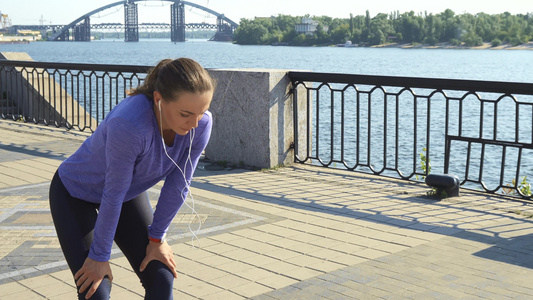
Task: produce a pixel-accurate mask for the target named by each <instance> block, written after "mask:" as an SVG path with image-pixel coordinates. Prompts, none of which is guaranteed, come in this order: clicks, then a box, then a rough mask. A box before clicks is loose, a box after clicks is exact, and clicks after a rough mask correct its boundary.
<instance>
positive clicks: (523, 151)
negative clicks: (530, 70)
mask: <svg viewBox="0 0 533 300" xmlns="http://www.w3.org/2000/svg"><path fill="white" fill-rule="evenodd" d="M289 76H290V78H291V80H292V84H293V91H294V105H295V106H296V105H297V104H298V103H305V107H304V108H302V107H295V108H294V112H296V113H295V115H294V124H295V127H294V128H295V129H294V130H295V131H296V132H295V136H298V137H299V138H295V161H296V162H300V163H311V164H315V165H319V166H324V167H334V168H345V169H348V170H352V171H361V172H368V173H372V174H376V175H384V176H391V177H396V178H402V179H407V180H419V181H420V180H423V179H424V178H425V176H427V175H428V174H429V173H440V174H443V173H447V174H453V175H456V176H458V177H459V178H460V181H461V184H462V185H463V187H465V188H470V189H476V190H484V191H487V192H491V193H502V194H511V195H516V196H519V197H523V198H529V199H531V197H532V195H531V189H530V184H529V182H531V181H533V126H532V125H533V84H530V83H512V82H489V81H472V80H448V79H426V78H407V77H385V76H362V75H348V74H324V73H305V72H289ZM302 90H303V91H304V92H302ZM296 91H300V92H296ZM300 97H303V98H304V99H303V101H302V100H301V99H300V101H298V98H300ZM300 105H301V104H300ZM298 112H300V113H298ZM302 112H303V113H302ZM302 124H304V126H301V125H302ZM301 128H305V129H303V130H302V129H301ZM298 130H300V132H298Z"/></svg>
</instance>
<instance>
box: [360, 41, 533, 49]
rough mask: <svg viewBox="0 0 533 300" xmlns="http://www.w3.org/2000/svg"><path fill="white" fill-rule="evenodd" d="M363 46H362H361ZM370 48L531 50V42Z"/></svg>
mask: <svg viewBox="0 0 533 300" xmlns="http://www.w3.org/2000/svg"><path fill="white" fill-rule="evenodd" d="M363 47H364V46H363ZM370 48H400V49H474V50H533V42H528V43H525V44H521V45H517V46H513V45H511V44H501V45H499V46H496V47H492V45H491V43H483V45H481V46H475V47H468V46H464V45H458V46H454V45H452V44H449V43H441V44H437V45H424V44H416V45H413V44H399V43H388V44H381V45H374V46H370Z"/></svg>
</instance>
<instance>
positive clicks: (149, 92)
mask: <svg viewBox="0 0 533 300" xmlns="http://www.w3.org/2000/svg"><path fill="white" fill-rule="evenodd" d="M215 87H216V82H215V80H214V79H213V78H211V76H210V75H209V73H208V72H207V71H206V70H205V69H204V68H203V67H202V66H201V65H200V64H199V63H197V62H196V61H194V60H192V59H189V58H178V59H175V60H172V59H163V60H162V61H160V62H159V63H158V64H157V65H156V66H155V67H154V68H153V69H151V70H150V71H148V75H147V76H146V78H145V80H144V83H143V84H142V85H141V86H139V87H137V88H135V89H133V90H131V91H129V92H128V95H130V96H133V95H139V94H143V95H145V96H146V97H148V99H151V100H153V95H154V91H158V92H159V93H161V96H163V98H164V99H165V100H168V101H173V100H175V99H176V98H177V97H178V96H179V94H180V93H182V92H189V93H204V92H208V91H214V90H215Z"/></svg>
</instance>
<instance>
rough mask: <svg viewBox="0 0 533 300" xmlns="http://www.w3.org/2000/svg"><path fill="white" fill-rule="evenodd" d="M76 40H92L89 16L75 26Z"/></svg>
mask: <svg viewBox="0 0 533 300" xmlns="http://www.w3.org/2000/svg"><path fill="white" fill-rule="evenodd" d="M74 40H75V41H83V42H89V41H91V20H90V18H89V17H87V18H85V20H84V21H83V23H80V24H78V25H76V27H74Z"/></svg>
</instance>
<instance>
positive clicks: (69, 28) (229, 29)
mask: <svg viewBox="0 0 533 300" xmlns="http://www.w3.org/2000/svg"><path fill="white" fill-rule="evenodd" d="M142 1H161V0H125V1H119V2H115V3H111V4H108V5H105V6H102V7H100V8H98V9H95V10H93V11H91V12H89V13H87V14H85V15H83V16H81V17H79V18H77V19H76V20H74V21H73V22H71V23H69V24H68V25H64V26H61V25H36V26H24V25H15V26H12V28H11V29H12V30H15V31H16V30H20V29H31V30H52V32H53V33H52V36H51V37H49V38H48V40H51V41H69V40H71V38H70V37H71V34H72V40H74V41H90V38H91V29H119V28H120V29H123V30H124V33H125V41H126V42H136V41H139V28H145V29H146V28H152V29H154V28H157V29H167V28H170V37H171V41H173V42H184V41H185V29H186V28H190V29H200V28H201V29H216V34H215V36H214V37H213V39H212V40H216V41H231V40H232V38H233V33H234V32H235V29H236V28H237V26H238V24H237V23H236V22H234V21H232V20H230V19H228V18H226V17H225V16H224V14H220V13H218V12H216V11H214V10H211V9H209V8H207V7H204V6H201V5H198V4H196V3H192V2H188V1H181V0H171V1H169V2H173V3H172V4H171V5H170V15H171V18H170V19H171V20H170V24H165V23H142V24H139V23H138V19H139V15H138V9H137V3H136V2H142ZM120 5H123V6H124V24H120V23H103V24H93V25H91V23H90V16H92V15H94V14H96V13H99V12H100V11H103V10H106V9H108V8H111V7H114V6H120ZM185 5H187V6H191V7H194V8H198V9H201V10H203V11H205V12H207V13H209V14H212V15H215V16H216V17H217V22H216V24H206V23H190V24H186V23H185V8H184V7H185Z"/></svg>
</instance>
